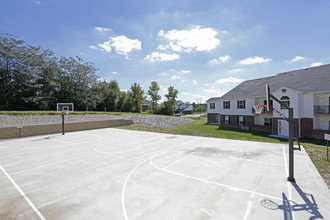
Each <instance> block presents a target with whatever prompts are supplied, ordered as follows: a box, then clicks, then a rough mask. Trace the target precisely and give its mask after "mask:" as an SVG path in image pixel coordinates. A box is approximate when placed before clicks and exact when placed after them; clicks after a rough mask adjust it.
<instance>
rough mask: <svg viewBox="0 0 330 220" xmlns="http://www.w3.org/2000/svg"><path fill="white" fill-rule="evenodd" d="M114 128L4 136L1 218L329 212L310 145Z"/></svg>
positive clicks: (308, 215)
mask: <svg viewBox="0 0 330 220" xmlns="http://www.w3.org/2000/svg"><path fill="white" fill-rule="evenodd" d="M295 159H296V160H295V178H296V181H297V182H296V184H291V183H290V182H287V181H286V177H287V175H288V174H287V169H286V166H287V164H288V146H287V145H282V144H270V143H259V142H249V141H236V140H226V139H216V138H204V137H192V136H177V135H170V134H158V133H150V132H139V131H129V130H122V129H115V128H108V129H98V130H90V131H80V132H72V133H66V135H64V136H62V135H60V134H57V135H48V136H36V137H29V138H21V139H13V140H5V141H1V142H0V219H125V220H127V219H157V220H158V219H180V220H182V219H189V220H190V219H285V220H288V219H297V220H300V219H330V205H329V204H330V191H329V189H328V188H327V186H326V185H325V183H324V181H323V180H322V178H321V177H320V175H319V174H318V172H317V170H316V168H315V167H314V165H313V163H312V162H311V160H310V159H309V157H308V156H307V154H306V152H305V151H304V150H302V151H295Z"/></svg>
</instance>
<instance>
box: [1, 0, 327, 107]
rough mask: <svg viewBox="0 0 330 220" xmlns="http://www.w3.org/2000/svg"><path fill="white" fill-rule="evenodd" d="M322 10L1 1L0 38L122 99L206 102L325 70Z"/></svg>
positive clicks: (318, 4) (199, 1) (271, 4)
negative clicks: (255, 82)
mask: <svg viewBox="0 0 330 220" xmlns="http://www.w3.org/2000/svg"><path fill="white" fill-rule="evenodd" d="M329 12H330V1H325V0H324V1H323V0H320V1H304V0H300V1H296V0H291V1H278V0H277V1H273V0H267V1H265V0H255V1H252V0H251V1H234V0H228V1H227V0H225V1H223V0H217V1H216V0H190V1H188V0H180V1H178V0H176V1H172V0H166V1H165V0H164V1H163V0H161V1H157V0H139V1H138V0H136V1H132V0H131V1H129V0H118V1H114V0H97V1H91V0H89V1H87V0H10V1H3V2H2V3H1V7H0V29H1V30H2V31H4V32H7V33H11V34H13V35H14V36H15V37H16V38H18V39H22V40H25V41H26V42H27V43H29V44H32V45H40V46H42V47H43V48H49V49H51V50H53V51H54V52H55V55H56V56H57V57H59V56H66V57H68V56H73V57H74V56H79V57H81V58H83V59H84V60H85V61H90V62H93V63H94V64H95V66H96V67H97V68H98V69H99V70H98V72H97V75H98V76H99V77H100V78H101V79H106V80H108V81H109V80H113V79H114V80H117V81H118V83H119V86H120V88H121V89H122V90H128V89H129V88H130V86H131V84H133V83H134V82H137V83H139V84H141V85H142V86H143V88H144V90H145V91H147V90H148V87H149V86H150V83H151V82H152V81H156V82H158V84H159V85H160V87H161V95H162V96H163V99H164V94H166V92H167V87H168V86H174V87H175V88H176V89H178V90H179V99H181V100H183V101H189V102H196V101H197V99H201V100H202V102H205V101H206V100H207V99H208V98H210V97H215V96H221V95H223V94H224V93H226V92H227V91H229V90H230V89H232V88H233V87H235V86H236V85H238V84H239V83H240V82H242V81H243V80H248V79H255V78H260V77H265V76H270V75H274V74H277V73H279V72H286V71H290V70H295V69H300V68H306V67H311V66H317V65H322V64H329V63H330V43H329V42H330V41H329V39H330V23H329V21H330V13H329Z"/></svg>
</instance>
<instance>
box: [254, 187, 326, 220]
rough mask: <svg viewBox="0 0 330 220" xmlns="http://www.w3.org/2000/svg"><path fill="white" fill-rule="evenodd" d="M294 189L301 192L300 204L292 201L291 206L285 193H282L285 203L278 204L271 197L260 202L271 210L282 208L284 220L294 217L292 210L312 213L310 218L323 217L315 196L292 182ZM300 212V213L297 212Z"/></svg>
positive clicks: (290, 219)
mask: <svg viewBox="0 0 330 220" xmlns="http://www.w3.org/2000/svg"><path fill="white" fill-rule="evenodd" d="M291 184H292V186H293V187H294V189H295V190H296V191H297V193H299V195H300V197H301V198H302V199H303V201H304V202H303V203H302V204H298V203H296V202H294V201H291V202H292V206H290V201H289V199H288V198H287V196H286V195H285V193H282V199H283V204H282V205H278V204H277V203H276V202H274V201H272V200H270V199H264V200H262V201H261V202H260V204H261V205H262V206H263V207H264V208H267V209H269V210H277V209H280V210H282V211H283V217H284V218H283V219H284V220H292V219H294V218H293V216H292V212H295V213H297V212H301V211H305V212H308V213H310V214H311V215H313V216H310V218H309V219H323V216H322V214H321V213H320V212H319V211H318V209H319V208H318V205H317V203H316V201H315V199H314V196H313V195H312V194H309V193H305V192H303V191H302V190H301V188H300V187H299V186H298V185H297V184H296V183H291ZM297 214H298V213H297Z"/></svg>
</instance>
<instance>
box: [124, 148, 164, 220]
mask: <svg viewBox="0 0 330 220" xmlns="http://www.w3.org/2000/svg"><path fill="white" fill-rule="evenodd" d="M164 153H167V152H162V153H159V154H156V155H154V156H155V157H156V156H158V155H161V154H164ZM148 160H150V158H148V159H145V160H144V161H142V162H141V163H139V164H138V165H136V166H135V167H134V168H133V169H132V170H131V172H129V174H128V175H127V177H126V179H125V181H124V184H123V188H122V191H121V208H122V211H123V214H124V218H125V220H129V218H128V215H127V211H126V206H125V193H126V185H127V182H128V180H129V178H130V177H131V176H132V174H133V173H134V171H135V170H136V169H137V168H138V167H139V166H141V165H142V164H143V163H145V162H147V161H148Z"/></svg>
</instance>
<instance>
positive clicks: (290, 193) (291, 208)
mask: <svg viewBox="0 0 330 220" xmlns="http://www.w3.org/2000/svg"><path fill="white" fill-rule="evenodd" d="M283 156H284V164H285V174H286V176H289V171H288V169H289V167H288V164H287V161H286V155H285V148H284V146H283ZM287 187H288V194H289V195H288V196H289V201H287V202H288V203H289V204H290V213H291V216H292V220H295V215H294V212H293V206H292V192H291V186H290V182H289V181H287Z"/></svg>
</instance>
